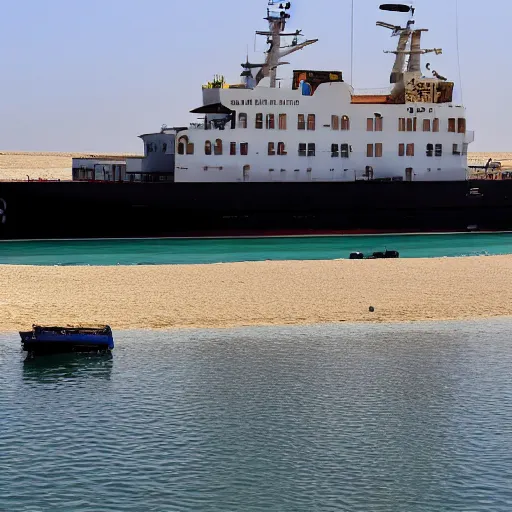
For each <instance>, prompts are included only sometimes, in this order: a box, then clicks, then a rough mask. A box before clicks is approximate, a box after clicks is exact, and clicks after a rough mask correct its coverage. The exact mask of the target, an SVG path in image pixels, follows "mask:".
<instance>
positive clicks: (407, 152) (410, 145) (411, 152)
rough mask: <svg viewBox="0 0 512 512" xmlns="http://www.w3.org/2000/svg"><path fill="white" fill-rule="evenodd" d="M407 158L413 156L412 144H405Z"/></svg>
mask: <svg viewBox="0 0 512 512" xmlns="http://www.w3.org/2000/svg"><path fill="white" fill-rule="evenodd" d="M406 155H407V156H414V144H407V151H406Z"/></svg>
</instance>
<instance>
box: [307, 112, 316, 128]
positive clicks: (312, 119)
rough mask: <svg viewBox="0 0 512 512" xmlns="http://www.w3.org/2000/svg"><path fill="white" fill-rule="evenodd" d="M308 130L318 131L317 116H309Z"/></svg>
mask: <svg viewBox="0 0 512 512" xmlns="http://www.w3.org/2000/svg"><path fill="white" fill-rule="evenodd" d="M308 130H310V131H315V130H316V116H315V114H308Z"/></svg>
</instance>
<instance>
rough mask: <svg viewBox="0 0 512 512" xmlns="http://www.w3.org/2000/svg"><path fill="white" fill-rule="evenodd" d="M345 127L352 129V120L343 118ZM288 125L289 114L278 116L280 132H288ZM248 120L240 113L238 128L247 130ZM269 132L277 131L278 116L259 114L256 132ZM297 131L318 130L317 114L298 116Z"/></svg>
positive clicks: (256, 120)
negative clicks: (263, 130) (264, 130)
mask: <svg viewBox="0 0 512 512" xmlns="http://www.w3.org/2000/svg"><path fill="white" fill-rule="evenodd" d="M342 119H344V121H343V126H346V128H342V129H345V130H348V129H349V128H350V120H349V119H348V117H347V116H343V118H342ZM287 125H288V116H287V114H279V115H278V116H277V127H278V129H279V130H286V129H287ZM247 126H248V120H247V114H245V113H243V112H242V113H240V114H238V127H239V128H247ZM264 126H265V128H266V129H267V130H275V128H276V115H275V114H267V115H266V116H265V117H264V116H263V114H261V113H258V114H256V117H255V122H254V127H255V128H256V130H262V129H263V127H264ZM297 129H298V130H310V131H314V130H316V115H315V114H307V115H306V114H298V117H297Z"/></svg>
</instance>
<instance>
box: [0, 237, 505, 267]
mask: <svg viewBox="0 0 512 512" xmlns="http://www.w3.org/2000/svg"><path fill="white" fill-rule="evenodd" d="M386 248H387V249H389V250H396V251H399V252H400V255H401V257H403V258H434V257H444V256H476V255H491V254H511V253H512V233H463V234H446V235H444V234H443V235H389V236H388V235H386V236H346V237H299V238H238V239H227V238H225V239H181V240H176V239H159V240H155V239H139V240H73V241H20V242H18V241H16V242H11V241H9V242H0V264H2V263H3V264H25V265H159V264H178V263H184V264H187V263H220V262H234V261H263V260H329V259H330V260H332V259H339V258H348V256H349V254H350V253H351V252H355V251H360V252H363V253H365V254H372V253H373V252H375V251H383V250H385V249H386Z"/></svg>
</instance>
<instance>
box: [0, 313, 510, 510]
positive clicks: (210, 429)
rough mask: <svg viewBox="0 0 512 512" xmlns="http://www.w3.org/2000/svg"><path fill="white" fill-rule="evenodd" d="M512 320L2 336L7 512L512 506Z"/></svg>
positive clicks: (0, 415)
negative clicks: (51, 352) (88, 336)
mask: <svg viewBox="0 0 512 512" xmlns="http://www.w3.org/2000/svg"><path fill="white" fill-rule="evenodd" d="M511 332H512V323H511V322H507V321H500V322H492V323H487V322H479V323H452V324H434V323H432V324H417V325H401V326H386V325H384V326H353V327H352V326H317V327H293V328H255V329H237V330H226V331H183V332H158V333H153V332H151V333H146V332H128V333H119V334H118V335H117V337H116V342H117V346H116V350H115V353H114V355H113V357H112V358H111V359H108V358H104V357H76V356H75V357H57V358H53V359H44V358H43V359H40V360H35V361H27V362H24V361H23V357H22V355H21V353H20V352H19V349H18V347H19V342H18V339H17V337H16V336H6V335H3V336H2V337H0V510H1V511H2V512H3V511H30V512H35V511H51V512H60V511H62V512H85V511H91V512H92V511H94V512H98V511H106V512H109V511H141V512H146V511H185V510H187V511H189V510H190V511H219V512H225V511H301V512H302V511H304V512H311V511H364V512H369V511H386V512H387V511H389V512H396V511H403V512H412V511H432V512H434V511H436V512H438V511H461V512H462V511H464V512H468V511H482V512H483V511H503V512H505V511H507V512H509V511H510V510H512V371H511V368H512V340H511V336H510V333H511Z"/></svg>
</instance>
